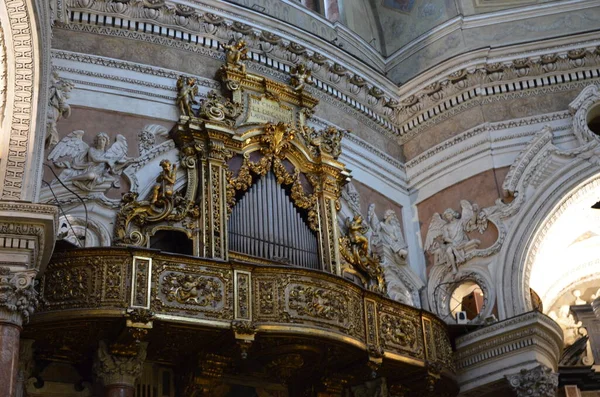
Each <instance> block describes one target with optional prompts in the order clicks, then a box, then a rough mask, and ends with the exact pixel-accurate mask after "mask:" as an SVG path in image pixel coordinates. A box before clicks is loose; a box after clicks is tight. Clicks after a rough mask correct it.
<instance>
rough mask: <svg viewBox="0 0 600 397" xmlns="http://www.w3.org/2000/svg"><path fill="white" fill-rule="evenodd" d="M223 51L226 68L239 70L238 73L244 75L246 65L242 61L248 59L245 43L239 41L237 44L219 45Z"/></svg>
mask: <svg viewBox="0 0 600 397" xmlns="http://www.w3.org/2000/svg"><path fill="white" fill-rule="evenodd" d="M221 47H223V49H224V50H225V61H226V62H227V66H231V67H234V68H236V69H239V71H240V72H242V73H244V74H245V73H246V64H244V62H243V61H245V60H246V59H248V47H246V42H245V41H244V40H240V41H238V42H237V43H230V44H221Z"/></svg>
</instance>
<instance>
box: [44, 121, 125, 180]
mask: <svg viewBox="0 0 600 397" xmlns="http://www.w3.org/2000/svg"><path fill="white" fill-rule="evenodd" d="M84 134H85V132H84V131H82V130H77V131H73V132H71V133H70V134H69V135H67V136H66V137H64V138H63V139H62V140H61V141H60V142H59V143H58V144H57V145H56V147H54V149H53V150H52V151H51V152H50V154H49V155H48V160H50V161H52V162H53V163H54V165H55V166H56V167H58V168H64V170H63V171H62V172H61V174H60V176H59V177H60V179H61V180H62V181H63V182H67V181H70V182H72V183H73V185H74V186H76V187H78V188H79V189H81V190H83V191H85V192H105V191H107V190H108V189H110V188H111V187H117V188H118V187H120V182H119V179H120V175H121V173H122V172H123V170H124V169H125V168H126V167H127V166H128V165H129V164H131V162H132V161H133V159H132V158H130V157H127V140H126V139H125V137H124V136H123V135H121V134H119V135H117V137H116V139H115V142H113V144H112V145H111V144H110V138H109V137H108V135H107V134H106V133H104V132H101V133H99V134H98V135H96V137H95V138H94V144H93V145H92V146H91V147H90V146H89V145H88V144H87V143H85V142H84V141H83V135H84Z"/></svg>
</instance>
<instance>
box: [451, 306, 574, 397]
mask: <svg viewBox="0 0 600 397" xmlns="http://www.w3.org/2000/svg"><path fill="white" fill-rule="evenodd" d="M562 346H563V335H562V330H561V328H560V326H559V325H558V324H556V323H555V322H554V321H552V320H551V319H550V318H549V317H547V316H545V315H543V314H542V313H540V312H536V311H534V312H528V313H525V314H522V315H519V316H516V317H513V318H510V319H508V320H504V321H500V322H497V323H495V324H492V325H490V326H487V327H484V328H481V329H479V330H477V331H474V332H471V333H469V334H467V335H465V336H462V337H459V338H457V339H456V353H455V362H456V367H457V372H458V374H459V375H458V377H459V384H461V391H464V392H466V391H471V390H475V389H477V387H479V386H482V385H485V384H489V383H490V382H494V381H497V380H498V379H502V377H503V376H504V374H505V373H506V372H507V370H508V369H511V371H515V372H516V371H519V370H521V369H529V368H531V367H533V366H535V365H536V363H537V364H542V365H545V366H547V367H550V368H552V369H554V370H556V368H557V366H558V359H559V357H560V354H561V351H562ZM532 364H533V365H532ZM508 372H510V371H508Z"/></svg>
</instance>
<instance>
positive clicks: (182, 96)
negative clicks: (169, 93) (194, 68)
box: [176, 76, 198, 117]
mask: <svg viewBox="0 0 600 397" xmlns="http://www.w3.org/2000/svg"><path fill="white" fill-rule="evenodd" d="M197 95H198V86H197V85H196V79H195V78H193V77H187V78H186V77H185V76H180V77H179V78H178V79H177V100H176V102H177V107H179V111H180V112H181V114H182V115H184V116H188V117H191V116H194V112H193V111H192V104H197V103H198V101H196V96H197Z"/></svg>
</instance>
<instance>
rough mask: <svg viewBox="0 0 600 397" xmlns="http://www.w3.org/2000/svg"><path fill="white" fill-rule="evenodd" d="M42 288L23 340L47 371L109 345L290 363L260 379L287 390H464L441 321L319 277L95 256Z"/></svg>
mask: <svg viewBox="0 0 600 397" xmlns="http://www.w3.org/2000/svg"><path fill="white" fill-rule="evenodd" d="M39 290H40V296H39V300H40V307H39V309H38V312H37V314H36V315H35V317H33V318H32V321H31V324H30V325H29V326H28V327H27V328H26V329H25V333H26V334H27V335H32V336H35V339H36V352H37V353H36V354H38V356H39V357H41V358H43V359H47V360H50V361H57V360H58V361H66V362H70V363H78V362H80V361H82V360H83V359H84V358H85V357H87V356H89V355H88V353H89V351H92V350H93V349H95V348H96V347H97V346H98V343H99V341H100V340H114V341H117V345H118V344H119V343H120V344H121V345H122V346H124V347H123V349H126V346H128V343H129V342H131V341H134V342H135V341H137V342H139V341H143V342H144V343H148V351H147V360H149V361H153V362H160V363H163V364H165V365H174V366H177V365H180V364H181V363H188V362H194V363H197V360H198V357H206V355H207V354H218V355H219V356H222V357H224V358H223V360H225V362H227V363H228V364H227V369H225V370H224V371H225V372H227V371H233V372H235V371H244V369H241V368H247V367H248V364H246V365H245V366H244V365H243V364H240V363H244V362H245V363H251V364H252V365H250V367H253V368H255V369H257V368H260V369H261V370H264V371H266V372H267V373H268V368H270V367H273V366H274V365H275V364H273V363H274V362H276V361H277V360H281V359H282V357H287V358H288V359H289V360H292V361H294V360H295V361H296V363H295V368H294V370H293V371H291V372H290V373H288V374H281V373H278V372H277V371H273V372H272V373H270V374H268V375H265V374H263V376H271V377H274V378H275V381H277V380H278V381H281V382H284V383H286V384H290V385H291V384H294V383H295V382H296V383H298V384H306V383H307V381H308V382H313V383H314V382H316V383H319V382H322V378H323V374H329V375H333V374H336V376H340V377H341V379H344V383H345V384H349V385H351V384H353V383H360V382H362V381H364V380H368V379H369V378H370V377H371V376H385V377H386V378H387V382H388V385H393V384H397V385H401V386H402V387H405V388H409V389H410V388H414V389H415V390H416V389H422V388H423V387H424V386H423V385H424V384H431V387H432V389H431V390H438V391H439V390H445V391H452V390H454V387H455V383H454V381H453V380H452V379H453V362H452V360H453V358H452V348H451V345H450V340H449V337H448V333H447V330H446V326H445V324H444V323H443V322H442V321H441V320H440V319H438V318H437V317H435V316H434V315H432V314H431V313H428V312H426V311H423V310H417V309H414V308H412V307H409V306H406V305H403V304H400V303H398V302H396V301H392V300H390V299H387V298H385V297H384V296H382V295H381V294H378V293H376V292H373V291H369V290H366V289H364V288H361V287H359V286H357V285H355V284H353V283H352V282H350V281H348V280H345V279H343V278H341V277H337V276H335V275H331V274H328V273H326V272H322V271H315V270H310V269H303V268H297V267H291V266H280V265H279V266H277V265H270V266H269V265H251V264H248V263H243V262H237V261H230V262H224V261H218V260H209V259H201V258H194V257H190V256H182V255H172V254H166V253H161V252H158V251H156V250H145V249H128V248H89V249H75V250H71V251H66V252H63V253H56V254H55V255H54V257H53V259H52V261H51V262H50V264H49V265H48V267H47V269H46V272H45V274H44V276H43V278H42V280H41V282H40V285H39ZM27 335H25V337H27ZM128 341H129V342H128ZM284 372H285V371H284ZM435 395H440V394H435Z"/></svg>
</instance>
